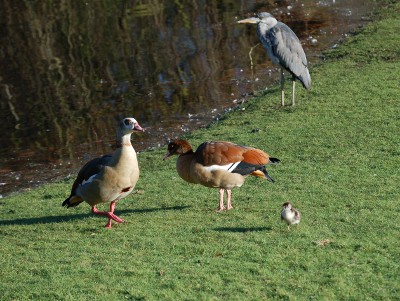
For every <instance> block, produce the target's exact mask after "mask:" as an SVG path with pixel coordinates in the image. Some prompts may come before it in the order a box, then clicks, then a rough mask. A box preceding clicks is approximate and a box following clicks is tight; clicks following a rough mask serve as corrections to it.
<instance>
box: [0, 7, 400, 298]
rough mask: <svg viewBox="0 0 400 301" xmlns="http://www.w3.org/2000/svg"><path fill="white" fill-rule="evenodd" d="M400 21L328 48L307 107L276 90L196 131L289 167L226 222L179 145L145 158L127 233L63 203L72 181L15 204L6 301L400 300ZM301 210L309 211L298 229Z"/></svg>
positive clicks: (193, 137)
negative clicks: (185, 165)
mask: <svg viewBox="0 0 400 301" xmlns="http://www.w3.org/2000/svg"><path fill="white" fill-rule="evenodd" d="M399 13H400V4H398V3H394V4H392V5H391V7H390V9H384V10H383V11H382V12H381V14H380V15H379V18H378V19H377V21H375V22H374V23H372V24H370V25H369V26H367V27H366V28H365V29H364V30H362V32H361V33H360V34H358V35H356V36H354V37H352V38H350V39H349V40H348V41H347V42H346V43H345V44H344V45H342V46H341V47H339V48H338V49H336V50H332V51H329V52H327V53H326V54H325V55H326V56H327V58H328V60H327V63H324V64H321V65H319V66H317V67H315V68H313V69H312V71H311V75H312V78H313V87H312V90H311V91H310V92H306V91H304V90H303V89H298V106H296V107H295V108H292V107H285V108H283V109H282V108H279V107H278V104H279V93H278V90H277V88H276V89H273V91H272V92H269V93H267V94H265V95H262V96H260V97H258V98H254V99H252V100H250V101H249V102H247V103H246V104H244V105H243V106H242V107H241V108H240V109H239V110H236V111H235V112H233V113H230V114H228V115H226V116H224V118H223V119H222V120H221V121H219V122H218V123H214V124H212V125H211V126H210V127H209V128H207V129H206V130H200V131H196V132H193V133H191V134H190V135H188V136H187V137H186V138H188V139H189V140H190V141H191V142H192V143H193V145H194V146H197V145H198V144H199V143H200V142H202V141H204V140H207V139H214V140H216V139H221V140H231V141H234V142H236V143H240V144H246V145H252V146H255V147H257V148H261V149H263V150H265V151H267V152H268V153H269V154H270V155H272V156H274V157H278V158H280V159H281V161H282V163H281V164H279V165H276V166H272V167H270V168H269V172H270V174H271V176H272V177H273V178H274V179H275V180H276V183H275V184H271V183H268V182H266V181H263V180H260V179H256V178H248V179H247V181H246V183H245V185H244V186H243V187H242V188H240V189H236V190H234V191H233V206H234V207H235V209H234V210H230V211H228V212H223V213H216V212H215V209H216V207H217V204H218V192H217V190H215V189H208V188H205V187H202V186H196V185H190V184H187V183H185V182H183V180H181V179H180V178H179V177H178V175H177V173H176V171H175V158H174V159H170V160H169V161H166V162H163V161H162V160H161V159H162V157H163V154H164V153H165V151H166V150H165V149H156V150H154V151H149V152H144V153H141V154H140V155H139V164H140V166H141V172H142V174H141V178H140V180H139V182H138V184H137V187H136V188H137V189H139V190H143V193H141V194H134V195H131V196H129V197H128V198H126V199H124V200H123V201H121V202H120V203H119V204H118V205H117V209H116V213H117V214H118V215H120V216H121V217H122V218H124V219H125V220H126V223H124V224H121V225H116V226H114V228H113V229H112V230H106V229H104V228H102V227H103V226H104V225H105V223H106V220H105V219H104V218H101V217H94V216H92V215H91V214H90V213H89V211H90V210H89V206H88V205H86V204H82V205H81V206H79V207H78V208H74V209H69V210H66V209H65V208H62V207H61V203H62V201H63V200H64V199H65V198H66V196H67V195H68V194H69V189H70V185H71V184H72V179H69V180H66V181H64V182H62V183H55V184H50V185H46V186H44V187H41V188H38V189H35V190H33V191H30V192H27V193H20V194H15V195H12V196H10V197H7V198H5V199H3V200H1V205H0V218H1V220H0V235H1V244H0V254H1V256H0V264H1V270H0V279H1V281H0V292H1V293H0V299H1V300H273V299H283V300H309V299H314V300H399V299H400V297H399V296H400V268H399V265H400V244H399V225H398V220H399V216H400V210H399V206H398V201H399V183H400V173H399V166H400V135H399V129H400V103H399V99H400V88H399V87H400V84H399V74H400V35H399V32H400V14H399ZM287 86H288V90H289V85H287ZM255 128H259V129H260V131H258V132H252V129H255ZM285 201H291V202H292V203H294V205H295V206H296V207H298V208H299V209H300V211H301V212H302V222H301V224H300V226H299V227H292V229H291V230H290V231H288V230H287V227H286V226H285V225H284V224H282V223H281V222H280V218H279V214H280V208H281V205H282V203H283V202H285ZM103 208H105V207H103ZM321 240H329V241H330V243H328V244H326V245H323V246H321V245H319V244H318V241H321Z"/></svg>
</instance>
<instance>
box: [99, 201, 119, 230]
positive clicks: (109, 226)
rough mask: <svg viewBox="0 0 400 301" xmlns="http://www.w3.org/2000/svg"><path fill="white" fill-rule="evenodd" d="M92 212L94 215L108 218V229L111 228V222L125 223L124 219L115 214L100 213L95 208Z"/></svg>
mask: <svg viewBox="0 0 400 301" xmlns="http://www.w3.org/2000/svg"><path fill="white" fill-rule="evenodd" d="M110 209H111V206H110ZM112 209H114V208H112ZM113 211H114V210H113ZM92 212H93V213H94V214H97V215H102V216H106V217H108V219H109V220H108V223H107V225H106V228H111V220H114V221H116V222H117V223H123V222H124V220H123V219H121V218H120V217H118V216H116V215H115V214H114V213H113V212H104V211H99V210H98V209H97V208H96V207H95V206H93V207H92Z"/></svg>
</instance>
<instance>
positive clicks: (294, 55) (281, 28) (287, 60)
mask: <svg viewBox="0 0 400 301" xmlns="http://www.w3.org/2000/svg"><path fill="white" fill-rule="evenodd" d="M267 36H268V37H267V39H269V40H270V43H271V47H272V51H273V53H274V55H275V56H276V57H277V58H278V59H279V63H280V65H281V66H282V67H284V68H285V69H287V70H288V71H289V72H290V73H292V75H294V76H295V77H296V78H298V79H299V80H300V81H301V82H302V83H303V85H304V87H306V88H307V89H308V88H309V87H310V85H311V78H310V74H309V72H308V68H307V58H306V54H305V53H304V50H303V47H302V46H301V43H300V40H299V38H298V37H297V36H296V34H295V33H294V32H293V31H292V30H291V29H290V28H289V27H288V26H287V25H286V24H284V23H282V22H278V24H277V25H276V26H275V27H273V28H272V29H271V30H269V31H268V32H267Z"/></svg>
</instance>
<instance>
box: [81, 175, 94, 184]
mask: <svg viewBox="0 0 400 301" xmlns="http://www.w3.org/2000/svg"><path fill="white" fill-rule="evenodd" d="M95 176H97V173H96V174H94V175H93V176H91V177H90V178H89V179H87V180H83V181H82V183H81V185H85V184H87V183H90V182H92V181H93V179H94V177H95Z"/></svg>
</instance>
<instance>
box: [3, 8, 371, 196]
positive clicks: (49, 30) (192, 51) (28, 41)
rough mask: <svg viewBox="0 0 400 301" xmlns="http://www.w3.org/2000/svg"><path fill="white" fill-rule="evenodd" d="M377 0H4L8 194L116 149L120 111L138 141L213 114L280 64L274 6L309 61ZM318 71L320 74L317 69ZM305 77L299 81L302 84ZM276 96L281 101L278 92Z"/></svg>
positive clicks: (167, 134) (161, 139) (266, 79)
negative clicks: (256, 20) (265, 22)
mask: <svg viewBox="0 0 400 301" xmlns="http://www.w3.org/2000/svg"><path fill="white" fill-rule="evenodd" d="M374 5H375V4H374V1H372V0H371V1H365V0H350V1H349V0H341V1H340V0H336V1H335V0H325V1H311V0H308V1H299V0H298V1H296V0H292V1H263V2H261V1H232V0H231V1H228V0H226V1H172V0H166V1H164V0H163V1H157V0H155V1H123V0H120V1H94V0H93V1H87V2H85V1H50V2H49V1H28V0H25V1H11V0H9V1H3V2H2V3H1V4H0V22H1V23H2V24H1V26H0V31H1V32H0V45H1V48H0V67H1V68H0V97H1V101H0V117H1V120H2V122H1V124H0V132H1V136H0V155H1V156H0V197H4V196H5V195H6V194H8V193H10V192H12V191H17V190H21V189H29V188H30V187H33V186H36V185H39V184H42V183H45V182H48V181H52V180H54V179H58V178H62V177H65V176H68V175H70V174H71V175H75V173H76V171H77V170H78V169H79V168H80V167H81V165H82V163H84V162H85V161H87V160H89V159H90V158H92V157H94V156H97V155H101V154H104V153H108V152H110V151H112V147H111V146H112V144H113V141H114V132H115V127H116V124H117V121H119V120H120V119H121V118H122V117H127V116H133V117H135V118H136V119H137V120H138V121H139V122H140V124H141V125H142V126H144V127H146V133H145V134H140V135H135V136H134V140H133V145H134V147H135V149H136V150H137V151H142V150H145V149H146V148H148V147H153V146H159V145H164V144H165V143H166V139H167V138H171V137H177V136H180V135H182V134H183V133H185V132H187V131H189V130H191V129H194V128H199V127H202V126H205V125H207V124H208V123H210V122H211V121H212V120H213V119H215V118H216V117H217V116H218V115H219V114H223V113H224V112H225V111H226V110H229V108H232V107H233V106H234V105H235V104H237V103H240V102H241V101H243V100H244V99H246V96H247V95H249V94H251V93H252V92H253V91H256V90H259V89H265V88H266V87H270V86H271V85H274V84H275V83H276V80H277V76H278V75H279V71H278V69H277V67H276V66H273V65H272V64H271V63H270V61H269V60H268V58H267V56H266V53H265V52H264V50H263V49H262V47H261V46H258V47H256V48H255V49H254V50H253V52H252V60H253V64H254V68H251V65H250V58H249V56H248V53H249V51H250V48H251V47H252V46H255V45H256V44H257V43H258V40H257V36H256V29H255V26H250V25H244V24H237V21H238V20H240V19H243V18H246V17H249V16H251V15H252V13H254V12H260V11H268V12H270V13H272V14H273V15H274V16H275V17H276V18H277V19H278V20H280V21H283V22H285V23H286V24H288V25H289V26H290V27H291V28H292V29H293V30H294V31H295V32H296V33H297V35H298V36H299V38H300V39H301V41H302V43H303V45H304V48H305V51H306V54H307V57H308V59H309V62H310V67H311V69H312V65H313V63H315V62H318V61H319V60H320V57H321V51H322V50H324V49H327V48H329V47H333V46H334V45H335V44H336V43H338V41H339V40H340V39H342V38H343V37H345V36H346V34H347V33H349V32H351V31H352V30H354V29H355V28H357V27H358V26H360V25H362V24H364V23H365V22H366V21H368V18H369V17H370V14H371V11H372V9H373V7H374ZM313 80H314V81H316V80H318V79H313ZM299 87H300V86H299ZM271 101H276V102H277V105H278V104H279V100H278V99H276V100H272V99H271Z"/></svg>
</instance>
